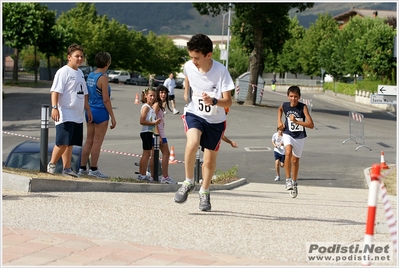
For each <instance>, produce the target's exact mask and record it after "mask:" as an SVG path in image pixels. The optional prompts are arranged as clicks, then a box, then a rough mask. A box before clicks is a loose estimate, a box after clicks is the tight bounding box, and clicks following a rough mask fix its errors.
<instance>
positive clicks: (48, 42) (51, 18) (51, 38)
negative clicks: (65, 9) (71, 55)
mask: <svg viewBox="0 0 399 268" xmlns="http://www.w3.org/2000/svg"><path fill="white" fill-rule="evenodd" d="M41 17H42V19H43V22H44V24H43V29H42V31H41V34H40V38H39V39H38V40H37V47H38V49H39V51H40V52H42V53H44V54H45V57H46V60H47V70H48V77H49V80H52V77H51V63H50V59H51V57H52V56H57V57H61V59H60V61H59V62H61V61H62V53H64V52H65V51H66V49H67V47H68V46H69V45H70V43H71V39H72V34H71V28H70V27H69V25H68V24H66V25H62V24H61V23H58V24H57V23H56V19H55V17H56V12H55V11H51V10H48V8H47V6H43V7H42V15H41ZM59 67H61V66H59Z"/></svg>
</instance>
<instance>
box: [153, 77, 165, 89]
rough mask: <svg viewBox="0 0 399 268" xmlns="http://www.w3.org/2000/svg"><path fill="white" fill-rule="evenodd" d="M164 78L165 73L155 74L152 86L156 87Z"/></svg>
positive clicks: (161, 83)
mask: <svg viewBox="0 0 399 268" xmlns="http://www.w3.org/2000/svg"><path fill="white" fill-rule="evenodd" d="M166 78H168V77H167V76H166V75H156V76H155V77H154V81H153V82H152V86H153V87H157V86H159V85H163V82H165V80H166Z"/></svg>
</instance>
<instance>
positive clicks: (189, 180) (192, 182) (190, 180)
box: [186, 178, 194, 184]
mask: <svg viewBox="0 0 399 268" xmlns="http://www.w3.org/2000/svg"><path fill="white" fill-rule="evenodd" d="M186 181H188V182H189V183H191V184H194V178H192V179H189V178H186Z"/></svg>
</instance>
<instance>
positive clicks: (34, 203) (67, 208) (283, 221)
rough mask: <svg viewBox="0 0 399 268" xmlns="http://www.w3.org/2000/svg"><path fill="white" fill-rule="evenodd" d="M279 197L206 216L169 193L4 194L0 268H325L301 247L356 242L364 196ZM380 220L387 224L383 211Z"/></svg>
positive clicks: (193, 200)
mask: <svg viewBox="0 0 399 268" xmlns="http://www.w3.org/2000/svg"><path fill="white" fill-rule="evenodd" d="M283 189H284V184H283V183H282V182H276V183H272V184H265V183H249V184H246V185H243V186H241V187H238V188H235V189H232V190H218V191H213V192H212V194H211V196H212V198H211V201H212V212H208V213H204V212H199V211H198V195H197V193H196V192H195V193H194V194H192V195H190V196H189V198H188V201H187V202H186V203H185V204H176V203H174V202H173V200H172V198H173V193H109V192H108V193H105V192H83V193H82V192H69V193H65V192H47V193H45V192H42V193H26V192H16V191H5V190H3V261H2V262H3V263H2V264H3V266H21V265H46V266H60V265H64V266H76V265H77V266H81V265H102V266H106V265H110V266H111V265H112V266H126V265H130V266H132V265H133V266H141V265H143V266H145V265H151V266H198V265H199V266H245V265H246V266H296V265H299V266H314V265H317V266H320V265H322V266H324V265H330V266H331V265H334V264H332V263H311V262H307V261H306V254H307V250H306V243H319V242H334V243H342V244H348V243H362V242H363V239H364V232H365V222H366V218H367V217H366V216H367V196H368V190H367V189H348V188H324V187H313V186H312V187H310V186H299V195H298V197H297V198H291V197H290V196H289V193H288V192H286V191H284V190H283ZM159 204H164V205H163V206H160V205H159ZM391 205H392V207H393V209H394V210H395V211H396V206H397V205H396V202H393V203H392V204H391ZM89 208H90V209H89ZM377 211H378V213H377V218H376V222H384V221H385V218H384V214H383V213H382V211H383V208H382V207H381V205H380V204H378V208H377ZM38 215H40V218H39V217H38ZM374 241H376V242H381V243H389V242H390V235H389V234H388V233H385V232H378V230H376V232H375V235H374ZM380 264H384V265H390V266H391V265H395V264H396V260H395V262H390V263H380ZM340 265H360V263H358V262H357V263H356V262H355V263H340Z"/></svg>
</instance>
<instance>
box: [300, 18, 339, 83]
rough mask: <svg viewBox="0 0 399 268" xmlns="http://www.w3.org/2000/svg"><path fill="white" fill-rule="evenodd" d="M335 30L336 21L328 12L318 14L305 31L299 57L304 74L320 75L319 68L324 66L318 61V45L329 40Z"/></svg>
mask: <svg viewBox="0 0 399 268" xmlns="http://www.w3.org/2000/svg"><path fill="white" fill-rule="evenodd" d="M337 30H338V25H337V22H336V21H335V20H334V19H333V18H332V16H331V15H330V14H319V15H318V17H317V20H316V21H315V23H313V24H311V26H310V27H309V28H308V29H307V30H306V31H305V35H304V37H303V40H302V47H301V54H300V57H299V61H300V63H301V65H302V68H303V72H304V73H305V74H307V75H310V76H321V68H326V66H322V64H321V62H320V60H321V58H320V55H319V51H320V50H319V47H324V43H326V42H329V40H330V39H331V38H333V37H334V34H335V33H336V32H337Z"/></svg>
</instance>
